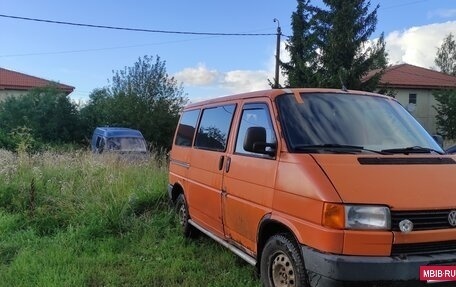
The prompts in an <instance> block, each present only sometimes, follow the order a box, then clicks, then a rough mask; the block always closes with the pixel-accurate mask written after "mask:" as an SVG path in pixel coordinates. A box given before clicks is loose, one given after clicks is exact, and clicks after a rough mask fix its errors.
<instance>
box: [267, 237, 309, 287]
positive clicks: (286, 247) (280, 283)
mask: <svg viewBox="0 0 456 287" xmlns="http://www.w3.org/2000/svg"><path fill="white" fill-rule="evenodd" d="M260 275H261V282H262V283H263V286H271V287H272V286H274V287H291V286H295V287H308V286H309V283H308V280H307V273H306V269H305V267H304V261H303V260H302V257H301V254H300V252H299V249H298V248H297V247H296V244H295V243H294V240H292V239H290V238H289V237H288V236H287V235H285V234H277V235H274V236H272V237H271V238H270V239H269V240H268V241H267V242H266V245H265V246H264V248H263V252H262V255H261V266H260Z"/></svg>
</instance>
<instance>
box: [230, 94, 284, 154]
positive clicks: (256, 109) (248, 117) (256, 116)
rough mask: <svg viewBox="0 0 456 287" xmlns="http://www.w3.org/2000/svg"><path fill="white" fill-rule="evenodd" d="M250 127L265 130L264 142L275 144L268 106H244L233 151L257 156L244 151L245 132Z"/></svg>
mask: <svg viewBox="0 0 456 287" xmlns="http://www.w3.org/2000/svg"><path fill="white" fill-rule="evenodd" d="M250 127H262V128H264V129H266V142H267V143H276V142H277V140H276V136H275V133H274V128H273V127H272V121H271V115H270V113H269V109H268V106H267V105H266V104H264V103H255V104H246V105H245V106H244V108H243V110H242V116H241V121H240V123H239V129H238V134H237V140H236V148H235V150H234V151H235V152H236V153H242V154H249V155H257V156H258V155H259V154H256V153H252V152H248V151H246V150H245V149H244V139H245V135H246V131H247V129H248V128H250ZM267 149H269V148H267Z"/></svg>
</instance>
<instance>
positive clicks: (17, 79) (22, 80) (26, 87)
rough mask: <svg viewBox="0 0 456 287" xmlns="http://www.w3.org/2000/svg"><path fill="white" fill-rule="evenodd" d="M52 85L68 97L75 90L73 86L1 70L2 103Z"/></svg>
mask: <svg viewBox="0 0 456 287" xmlns="http://www.w3.org/2000/svg"><path fill="white" fill-rule="evenodd" d="M50 85H55V86H56V87H57V88H58V89H59V90H61V91H62V92H64V93H66V94H67V95H69V94H70V93H71V92H73V90H74V87H72V86H68V85H64V84H60V83H56V82H53V81H49V80H46V79H42V78H38V77H35V76H30V75H27V74H23V73H19V72H15V71H11V70H7V69H3V68H0V101H2V100H4V99H6V98H7V97H11V96H13V97H16V96H21V95H23V94H26V93H27V92H28V91H30V90H32V89H35V88H41V87H46V86H50Z"/></svg>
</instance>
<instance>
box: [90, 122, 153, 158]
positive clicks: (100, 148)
mask: <svg viewBox="0 0 456 287" xmlns="http://www.w3.org/2000/svg"><path fill="white" fill-rule="evenodd" d="M91 149H92V151H93V152H94V153H102V152H106V151H109V152H133V153H146V152H147V145H146V141H145V140H144V137H143V135H142V133H141V132H140V131H138V130H134V129H130V128H118V127H97V128H96V129H95V130H94V131H93V135H92V141H91Z"/></svg>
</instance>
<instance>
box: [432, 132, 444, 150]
mask: <svg viewBox="0 0 456 287" xmlns="http://www.w3.org/2000/svg"><path fill="white" fill-rule="evenodd" d="M432 138H433V139H434V140H435V142H436V143H437V144H438V145H439V146H440V147H442V148H443V137H442V136H441V135H433V136H432Z"/></svg>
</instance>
